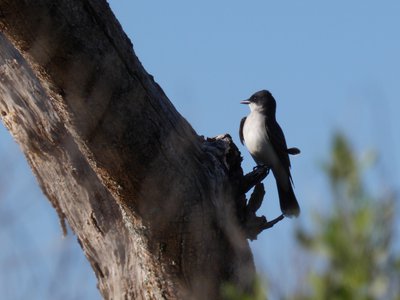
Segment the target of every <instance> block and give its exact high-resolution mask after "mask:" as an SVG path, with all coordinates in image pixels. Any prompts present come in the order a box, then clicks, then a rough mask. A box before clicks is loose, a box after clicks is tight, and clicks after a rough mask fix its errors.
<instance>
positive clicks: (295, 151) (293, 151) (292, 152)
mask: <svg viewBox="0 0 400 300" xmlns="http://www.w3.org/2000/svg"><path fill="white" fill-rule="evenodd" d="M287 153H288V154H290V155H297V154H300V149H299V148H296V147H292V148H288V149H287Z"/></svg>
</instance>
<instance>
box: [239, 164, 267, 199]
mask: <svg viewBox="0 0 400 300" xmlns="http://www.w3.org/2000/svg"><path fill="white" fill-rule="evenodd" d="M269 171H270V168H268V167H267V166H266V165H258V166H255V167H254V168H253V171H252V172H250V173H248V174H246V175H245V176H244V178H243V182H242V188H241V191H243V192H244V193H247V192H248V191H249V190H250V189H251V188H253V187H254V186H255V185H256V184H258V183H260V182H261V181H263V180H264V178H265V177H267V175H268V174H269Z"/></svg>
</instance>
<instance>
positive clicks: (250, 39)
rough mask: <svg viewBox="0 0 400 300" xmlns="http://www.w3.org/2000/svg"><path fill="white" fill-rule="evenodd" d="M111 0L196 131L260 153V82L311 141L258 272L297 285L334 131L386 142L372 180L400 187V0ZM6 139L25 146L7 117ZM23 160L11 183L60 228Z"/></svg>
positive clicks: (288, 123) (364, 144) (290, 138)
mask: <svg viewBox="0 0 400 300" xmlns="http://www.w3.org/2000/svg"><path fill="white" fill-rule="evenodd" d="M109 3H110V5H111V7H112V9H113V11H114V13H115V14H116V16H117V18H118V19H119V21H120V22H121V24H122V26H123V28H124V30H125V32H126V33H127V34H128V36H129V37H130V39H131V40H132V42H133V45H134V49H135V52H136V54H137V56H138V57H139V59H140V61H141V62H142V63H143V65H144V67H145V68H146V70H147V71H148V72H149V73H150V74H152V75H154V78H155V80H156V81H157V82H158V83H159V84H160V86H161V87H162V88H163V89H164V91H165V92H166V94H167V96H168V97H169V98H170V100H171V102H172V103H173V104H174V106H175V107H176V108H177V109H178V111H179V112H180V113H181V114H182V115H183V116H184V117H185V118H186V119H187V120H188V121H189V122H190V123H191V124H192V126H193V127H194V129H195V130H196V131H197V132H198V134H201V135H205V136H215V135H218V134H223V133H229V134H231V135H232V136H233V138H234V140H235V142H236V144H237V145H238V146H239V149H240V150H241V152H242V154H243V156H244V163H243V167H244V169H245V171H250V170H251V169H252V167H253V166H254V162H253V161H252V159H251V157H250V156H249V155H248V153H247V151H246V150H245V148H244V147H243V146H241V145H240V142H239V138H238V134H237V132H238V126H239V121H240V119H241V118H242V117H243V116H245V115H247V114H248V108H247V107H246V106H243V105H240V104H239V101H240V100H242V99H245V98H247V97H249V96H250V95H251V94H252V93H253V92H255V91H257V90H260V89H269V90H270V91H271V92H272V93H273V95H274V96H275V98H276V100H277V105H278V110H277V119H278V122H279V123H280V124H281V127H282V128H283V130H284V132H285V135H286V140H287V142H288V145H289V146H297V147H299V148H300V149H301V150H302V154H301V155H300V156H297V157H293V158H292V168H293V169H292V173H293V178H294V181H295V186H296V189H295V192H296V194H297V197H298V200H299V202H300V205H301V207H302V210H303V213H302V215H301V217H300V218H299V219H297V220H284V222H283V223H281V224H279V225H277V226H276V227H274V228H273V229H272V230H270V231H267V232H265V233H264V234H262V236H261V237H260V238H259V240H258V241H255V242H253V243H252V248H253V251H254V254H255V260H256V264H257V267H258V269H259V270H260V271H261V272H265V273H273V274H275V275H274V276H275V277H276V278H275V280H276V281H280V280H279V276H284V278H285V279H286V282H288V283H289V286H295V285H296V283H295V280H296V279H295V278H294V277H293V276H291V273H292V272H291V268H292V267H293V261H295V260H296V258H298V253H297V252H296V250H295V248H294V247H293V236H292V235H291V230H292V229H293V228H294V227H295V226H298V225H299V224H307V222H308V221H307V220H308V219H309V218H310V215H311V212H312V211H324V210H325V209H326V206H327V200H326V199H325V196H324V195H326V193H327V184H326V182H325V179H324V177H323V176H322V172H321V170H320V167H319V165H320V163H321V162H322V161H324V160H325V159H327V157H328V150H329V146H330V139H331V136H332V133H333V132H334V131H335V130H341V131H343V132H344V133H345V134H346V135H347V136H348V137H349V138H350V139H351V140H352V142H353V145H354V147H355V149H356V150H357V151H358V152H359V153H360V159H361V158H362V155H363V154H364V153H366V151H368V150H375V151H376V152H377V153H379V156H378V157H379V159H378V165H377V166H378V172H377V173H378V174H377V175H375V177H371V178H370V181H371V183H373V184H375V185H376V186H377V187H378V186H385V185H386V186H394V187H395V188H396V189H397V190H399V184H398V181H397V180H396V179H397V178H399V175H400V174H399V171H398V170H399V169H400V160H399V155H398V153H400V139H399V134H398V130H399V129H400V121H399V118H398V117H397V115H398V113H399V112H400V92H399V87H400V55H399V53H400V38H399V36H400V18H399V16H400V2H399V1H394V0H393V1H379V2H378V1H368V0H367V1H359V0H357V1H330V2H327V1H316V0H315V1H307V0H306V1H265V0H264V1H261V0H254V1H248V2H244V1H237V0H236V1H209V0H204V1H201V2H190V3H189V2H188V1H182V0H180V1H175V0H172V1H151V0H148V1H135V2H133V1H128V0H112V1H109ZM0 141H1V147H0V150H1V151H2V152H1V153H2V154H3V156H4V155H6V154H4V153H9V152H10V151H13V152H15V151H17V150H15V149H16V148H15V147H14V146H13V145H9V144H11V143H13V142H12V140H11V139H10V138H9V137H8V136H7V132H6V131H5V130H4V129H3V128H2V129H1V130H0ZM10 149H12V150H10ZM7 155H8V154H7ZM22 160H23V157H22V156H21V155H19V154H18V155H13V158H12V159H11V160H10V161H11V164H12V168H14V169H15V173H16V174H18V175H17V178H18V180H17V181H15V182H14V183H15V185H18V184H24V186H25V187H24V188H25V189H26V192H25V196H24V197H32V198H35V200H32V201H36V202H37V203H40V205H39V204H38V205H37V207H36V204H35V205H32V206H33V207H32V209H31V214H35V215H36V214H43V217H42V218H41V219H40V222H38V223H40V224H41V226H43V224H49V225H45V227H46V228H47V227H55V230H49V229H47V230H45V229H43V228H42V229H40V230H44V231H39V232H43V235H46V236H47V234H48V238H49V239H51V238H53V239H54V235H57V234H58V230H59V228H58V227H57V226H58V225H57V221H56V218H55V213H54V212H52V210H51V208H50V205H49V204H47V203H45V200H43V199H42V196H41V195H40V192H38V191H37V190H35V189H36V187H35V182H34V179H33V178H32V176H31V174H30V173H29V170H28V169H27V167H26V164H25V163H24V162H22ZM3 171H4V170H3ZM265 184H266V189H267V197H268V198H267V200H266V203H265V204H264V205H263V207H262V213H264V214H266V215H267V217H271V218H272V217H275V216H276V215H277V214H278V213H279V207H278V203H277V196H276V191H275V190H276V188H275V184H274V180H273V178H272V177H269V178H267V180H266V183H265ZM14 188H15V189H16V190H18V189H20V188H18V187H17V186H16V187H14ZM32 190H33V191H35V192H31V191H32ZM10 194H13V193H10ZM13 197H21V196H20V195H19V196H18V195H17V194H16V193H14V196H13ZM8 198H10V199H12V197H11V196H8ZM15 202H16V201H11V200H10V201H9V205H13V203H15ZM36 202H35V203H36ZM7 203H8V202H7ZM43 203H44V204H43ZM1 204H2V203H1V202H0V205H1ZM42 206H46V208H42ZM39 209H44V210H41V211H40V212H39V211H38V210H39ZM47 219H48V220H47ZM47 222H48V223H47ZM50 224H51V225H50ZM18 238H22V237H18V236H16V237H15V239H18ZM0 251H3V250H0ZM77 251H79V249H78V250H77ZM1 255H4V254H1V253H0V257H1ZM278 268H279V269H278ZM277 270H279V274H278V275H279V276H277V275H276V273H277V272H276V271H277ZM0 276H1V275H0ZM285 288H286V287H285V286H282V287H281V289H285ZM93 295H95V293H94V294H93ZM0 296H1V285H0ZM93 297H95V296H93Z"/></svg>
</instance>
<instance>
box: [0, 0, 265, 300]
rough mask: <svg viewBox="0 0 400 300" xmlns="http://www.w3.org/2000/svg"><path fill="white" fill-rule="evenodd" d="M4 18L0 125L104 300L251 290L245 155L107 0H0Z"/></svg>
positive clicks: (207, 296) (209, 296)
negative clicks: (173, 88) (173, 95)
mask: <svg viewBox="0 0 400 300" xmlns="http://www.w3.org/2000/svg"><path fill="white" fill-rule="evenodd" d="M0 26H1V31H2V33H1V35H0V44H1V45H0V51H1V54H0V76H1V77H0V112H1V117H2V120H3V122H4V124H5V125H6V127H7V128H8V129H9V131H10V132H11V134H12V135H13V136H14V138H15V140H16V141H17V142H18V143H19V144H20V146H21V149H22V151H23V152H24V154H25V156H26V158H27V160H28V161H29V163H30V166H31V167H32V170H33V172H34V173H35V175H36V177H37V179H38V181H39V184H40V185H41V188H42V190H43V191H44V193H45V194H46V196H47V197H48V198H49V200H50V201H51V203H52V204H53V206H54V207H55V209H56V210H57V213H58V214H59V216H60V220H61V223H64V219H66V220H67V221H68V223H69V224H70V226H71V228H72V230H73V231H74V232H75V234H76V235H77V236H78V241H79V242H80V244H81V246H82V249H83V250H84V252H85V255H86V256H87V258H88V260H89V261H90V263H91V265H92V267H93V269H94V271H95V273H96V276H97V278H98V282H99V289H100V291H101V293H102V295H103V296H104V298H106V299H162V298H167V299H173V298H185V299H187V298H191V297H193V298H199V299H212V298H217V297H218V292H219V287H220V285H221V283H223V282H234V283H236V284H238V285H239V286H241V287H244V288H246V287H249V285H250V283H251V281H252V279H253V276H254V265H253V260H252V255H251V252H250V249H249V246H248V243H247V240H246V232H245V231H246V230H247V229H246V227H245V226H241V223H245V222H246V216H247V215H246V213H245V207H246V200H245V196H244V189H247V187H250V186H251V184H250V185H249V183H248V182H247V181H246V180H245V179H244V177H243V174H242V169H241V167H240V162H241V158H240V153H239V152H238V150H237V148H236V147H235V145H234V144H233V143H232V140H231V139H230V137H229V136H221V137H219V138H216V139H210V140H205V139H204V138H202V137H199V136H198V135H197V134H196V133H195V132H194V130H193V129H192V128H191V126H190V125H189V124H188V123H187V122H186V120H185V119H183V118H182V116H181V115H179V113H178V112H177V111H176V110H175V109H174V107H173V106H172V104H171V103H170V101H169V100H168V99H167V97H166V96H165V94H164V93H163V91H162V90H161V89H160V87H159V86H158V85H157V84H156V83H155V82H154V80H153V78H152V76H150V75H149V74H147V73H146V71H145V70H144V69H143V67H142V66H141V64H140V62H139V61H138V59H137V58H136V56H135V54H134V53H133V49H132V45H131V43H130V41H129V40H128V38H127V37H126V36H125V35H124V34H123V32H122V30H121V28H120V25H119V24H118V22H117V21H116V20H115V18H114V16H113V15H112V13H111V11H110V9H109V7H108V5H107V3H106V2H105V1H103V0H85V1H82V0H38V1H23V0H9V1H3V0H0ZM257 176H258V177H257ZM263 176H265V174H261V175H260V174H258V175H257V174H256V177H257V178H258V179H257V180H259V179H260V178H261V177H263ZM252 182H253V181H252ZM261 197H262V196H261ZM257 205H258V204H257ZM257 205H256V206H257ZM252 213H253V215H254V216H255V211H254V212H253V211H252ZM262 221H264V223H265V220H262ZM257 226H260V224H258V225H257ZM63 228H65V226H63ZM241 228H244V229H245V230H242V229H241ZM253 231H254V230H253ZM252 237H254V233H252Z"/></svg>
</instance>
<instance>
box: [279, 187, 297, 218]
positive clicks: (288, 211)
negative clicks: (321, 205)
mask: <svg viewBox="0 0 400 300" xmlns="http://www.w3.org/2000/svg"><path fill="white" fill-rule="evenodd" d="M276 185H277V187H278V194H279V204H280V205H281V210H282V213H283V215H284V216H285V217H289V218H291V217H297V216H298V215H299V214H300V206H299V203H298V202H297V200H296V196H295V195H294V191H293V187H292V185H291V183H290V182H289V183H288V185H287V186H288V187H289V188H286V189H285V188H283V187H282V186H281V184H279V183H278V180H277V181H276Z"/></svg>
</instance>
